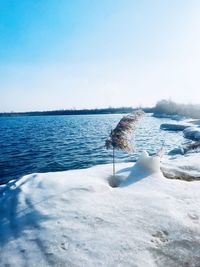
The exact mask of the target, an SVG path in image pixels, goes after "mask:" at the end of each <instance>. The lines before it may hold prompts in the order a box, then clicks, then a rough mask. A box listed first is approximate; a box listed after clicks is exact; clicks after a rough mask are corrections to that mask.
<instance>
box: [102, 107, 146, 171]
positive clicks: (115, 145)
mask: <svg viewBox="0 0 200 267" xmlns="http://www.w3.org/2000/svg"><path fill="white" fill-rule="evenodd" d="M143 115H144V112H143V111H142V110H137V111H135V112H133V113H131V114H129V115H126V116H124V117H123V118H122V119H121V120H120V122H119V123H118V124H117V126H116V128H115V129H114V130H112V131H111V133H110V137H109V138H108V139H107V140H106V143H105V145H106V148H107V149H113V176H115V149H117V150H123V151H125V152H128V153H130V152H133V151H134V149H133V146H132V143H131V136H132V134H133V133H134V131H135V129H136V127H137V123H138V121H139V119H140V118H141V117H142V116H143Z"/></svg>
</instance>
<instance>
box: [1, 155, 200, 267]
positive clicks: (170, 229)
mask: <svg viewBox="0 0 200 267" xmlns="http://www.w3.org/2000/svg"><path fill="white" fill-rule="evenodd" d="M188 159H189V158H187V159H185V161H184V162H183V166H182V167H184V166H185V164H186V163H187V162H188ZM193 160H194V159H193ZM196 160H198V162H199V159H198V158H196ZM176 161H177V162H176V164H177V163H180V162H179V161H178V158H177V159H176ZM170 162H172V160H171V161H170ZM198 162H197V163H198ZM132 165H133V164H132V163H126V164H118V165H117V175H118V176H119V177H120V179H121V184H120V187H117V188H112V187H110V186H109V183H108V180H109V177H110V175H111V172H112V166H111V165H109V164H108V165H101V166H95V167H93V168H89V169H84V170H73V171H66V172H56V173H43V174H32V175H28V176H25V177H23V178H22V179H20V180H19V181H17V182H16V183H14V182H11V183H9V184H8V185H7V187H4V188H3V189H2V192H1V194H2V196H1V198H0V210H1V211H0V255H1V257H0V266H20V267H21V266H31V267H33V266H38V264H39V266H70V267H71V266H89V267H90V266H91V267H94V266H98V267H99V266H107V267H109V266H123V267H124V266H125V267H126V266H139V267H143V266H145V267H146V266H148V267H151V266H166V267H167V266H170V267H171V266H190V267H192V266H199V260H200V258H199V255H200V227H199V223H200V221H199V220H200V193H199V192H200V183H199V182H190V183H188V182H185V181H178V180H171V179H166V178H164V177H163V176H162V173H161V172H160V168H159V158H158V157H149V156H148V154H147V153H143V156H142V158H140V160H139V161H138V162H137V164H135V165H134V166H132ZM187 166H188V165H187ZM199 166H200V165H199ZM169 169H170V167H169ZM186 169H187V168H185V170H186ZM194 171H195V170H194ZM196 172H197V173H198V172H199V169H196Z"/></svg>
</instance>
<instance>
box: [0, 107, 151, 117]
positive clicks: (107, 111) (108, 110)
mask: <svg viewBox="0 0 200 267" xmlns="http://www.w3.org/2000/svg"><path fill="white" fill-rule="evenodd" d="M134 110H136V108H132V107H121V108H103V109H69V110H53V111H31V112H6V113H0V116H1V117H13V116H55V115H95V114H123V113H130V112H133V111H134ZM143 110H144V111H145V112H152V109H151V108H144V109H143Z"/></svg>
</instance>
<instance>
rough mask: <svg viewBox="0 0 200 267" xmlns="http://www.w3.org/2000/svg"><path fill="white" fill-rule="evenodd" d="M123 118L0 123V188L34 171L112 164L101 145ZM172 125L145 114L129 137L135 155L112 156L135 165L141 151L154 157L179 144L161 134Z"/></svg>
mask: <svg viewBox="0 0 200 267" xmlns="http://www.w3.org/2000/svg"><path fill="white" fill-rule="evenodd" d="M122 116H123V115H116V114H115V115H84V116H83V115H80V116H39V117H28V116H27V117H7V118H6V117H4V118H3V117H1V118H0V152H1V153H0V183H2V182H7V181H9V180H12V179H17V178H19V177H21V176H23V175H26V174H30V173H35V172H54V171H64V170H69V169H77V168H78V169H79V168H86V167H90V166H93V165H96V164H103V163H110V162H112V153H111V151H108V150H106V149H105V146H104V143H105V140H106V138H107V137H108V135H109V133H110V130H111V129H112V128H113V127H115V126H116V124H117V122H118V121H119V120H120V119H121V117H122ZM167 122H171V120H170V119H159V118H154V117H151V116H150V115H147V116H146V117H145V118H144V119H142V121H141V122H140V124H139V127H138V129H137V131H136V135H135V137H134V140H133V141H134V143H135V144H136V152H135V153H133V154H131V155H128V154H126V153H123V152H117V153H116V157H117V161H119V162H121V161H135V160H136V159H137V157H138V154H139V153H140V152H141V151H142V150H144V149H146V150H148V151H149V152H150V153H154V152H156V151H157V150H158V149H159V148H160V147H161V145H162V142H163V140H165V149H166V151H169V150H170V149H172V148H174V147H177V146H178V145H179V144H181V143H183V142H184V138H183V137H182V134H181V133H172V132H163V131H161V130H160V129H159V128H160V124H161V123H167Z"/></svg>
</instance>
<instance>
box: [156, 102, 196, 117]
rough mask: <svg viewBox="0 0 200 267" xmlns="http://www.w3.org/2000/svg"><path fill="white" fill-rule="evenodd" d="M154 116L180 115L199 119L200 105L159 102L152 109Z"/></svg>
mask: <svg viewBox="0 0 200 267" xmlns="http://www.w3.org/2000/svg"><path fill="white" fill-rule="evenodd" d="M154 114H155V115H158V116H159V115H180V116H185V117H191V118H194V119H200V105H193V104H177V103H175V102H173V101H171V100H161V101H159V102H157V104H156V106H155V108H154Z"/></svg>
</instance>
